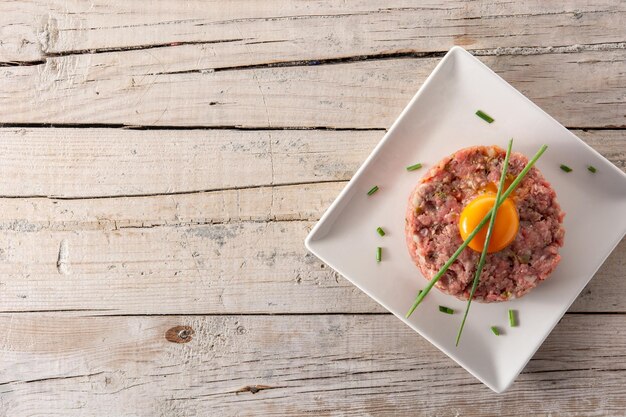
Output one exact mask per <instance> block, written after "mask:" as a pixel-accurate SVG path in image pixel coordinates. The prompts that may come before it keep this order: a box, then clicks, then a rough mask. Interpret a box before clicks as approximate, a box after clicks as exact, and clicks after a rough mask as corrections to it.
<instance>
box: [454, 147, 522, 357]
mask: <svg viewBox="0 0 626 417" xmlns="http://www.w3.org/2000/svg"><path fill="white" fill-rule="evenodd" d="M512 148H513V139H511V140H509V146H508V148H507V149H506V155H504V162H503V164H502V174H500V184H499V185H498V191H496V201H499V200H500V196H501V195H502V189H503V188H504V181H505V180H506V172H507V169H508V168H509V158H510V157H511V149H512ZM497 216H498V207H496V205H495V203H494V205H493V208H492V209H491V218H490V219H489V226H487V236H486V237H485V243H484V245H483V251H482V253H481V254H480V258H479V260H478V266H477V267H476V274H475V275H474V282H473V284H472V289H471V290H470V294H469V298H468V300H467V307H466V308H465V314H463V320H461V327H459V332H458V333H457V335H456V346H458V345H459V340H461V333H463V327H465V320H466V319H467V314H468V313H469V309H470V305H472V298H474V294H475V293H476V288H478V282H479V281H480V274H481V273H482V272H483V267H484V266H485V260H486V258H487V250H488V249H489V243H490V242H491V234H492V233H493V228H494V227H493V225H494V224H495V223H496V217H497Z"/></svg>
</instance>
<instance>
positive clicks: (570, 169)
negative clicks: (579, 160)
mask: <svg viewBox="0 0 626 417" xmlns="http://www.w3.org/2000/svg"><path fill="white" fill-rule="evenodd" d="M560 168H561V169H562V170H563V171H565V172H572V171H573V169H572V168H570V167H568V166H567V165H565V164H561V167H560Z"/></svg>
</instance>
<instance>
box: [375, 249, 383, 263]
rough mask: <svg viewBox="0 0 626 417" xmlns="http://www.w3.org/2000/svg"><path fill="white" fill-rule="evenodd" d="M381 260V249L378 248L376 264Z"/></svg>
mask: <svg viewBox="0 0 626 417" xmlns="http://www.w3.org/2000/svg"><path fill="white" fill-rule="evenodd" d="M382 258H383V248H381V247H378V248H376V262H380V260H381V259H382Z"/></svg>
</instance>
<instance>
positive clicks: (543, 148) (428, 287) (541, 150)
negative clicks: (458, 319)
mask: <svg viewBox="0 0 626 417" xmlns="http://www.w3.org/2000/svg"><path fill="white" fill-rule="evenodd" d="M546 149H548V146H547V145H543V146H541V148H539V150H538V151H537V153H536V154H535V156H533V158H532V159H531V160H530V161H529V162H528V164H526V166H525V167H524V169H522V171H521V172H520V173H519V175H518V176H517V177H516V178H515V179H514V180H513V182H512V183H511V185H509V188H507V190H506V191H505V192H504V193H503V194H502V196H501V197H500V199H499V200H497V201H496V204H495V206H496V207H500V205H501V204H502V203H503V202H504V200H506V198H507V197H508V196H509V195H510V194H511V193H512V192H513V190H515V188H517V186H518V185H519V183H520V182H522V180H523V179H524V177H525V176H526V174H528V171H530V169H531V168H532V167H533V165H535V163H536V162H537V160H538V159H539V158H540V157H541V155H543V153H544V152H545V151H546ZM490 218H491V212H489V213H487V214H486V215H485V217H483V219H482V220H481V221H480V223H478V225H477V226H476V228H474V231H472V233H470V234H469V236H468V237H467V239H465V241H464V242H463V243H462V244H461V246H459V248H458V249H457V250H456V252H454V254H452V256H451V257H450V259H448V261H447V262H446V263H445V264H444V265H443V267H442V268H441V269H440V270H439V272H437V274H435V276H434V277H433V278H432V279H431V280H430V281H429V282H428V284H427V285H426V288H424V290H423V291H422V292H421V293H420V294H418V295H417V298H415V301H414V302H413V305H412V306H411V308H410V309H409V311H408V313H406V316H405V317H406V318H409V317H410V316H411V314H413V311H415V309H416V308H417V306H418V305H419V304H420V303H421V302H422V300H423V299H424V297H426V295H427V294H428V292H429V291H430V290H431V289H432V288H433V286H434V285H435V284H436V283H437V281H439V279H440V278H441V277H442V276H443V274H445V273H446V271H447V270H448V268H449V267H450V265H452V264H453V263H454V261H456V258H458V257H459V255H460V254H461V252H463V249H465V248H466V247H467V245H469V243H470V242H471V241H472V239H474V237H475V236H476V235H477V234H478V232H480V231H481V230H482V228H483V227H484V226H485V224H487V222H488V221H489V219H490Z"/></svg>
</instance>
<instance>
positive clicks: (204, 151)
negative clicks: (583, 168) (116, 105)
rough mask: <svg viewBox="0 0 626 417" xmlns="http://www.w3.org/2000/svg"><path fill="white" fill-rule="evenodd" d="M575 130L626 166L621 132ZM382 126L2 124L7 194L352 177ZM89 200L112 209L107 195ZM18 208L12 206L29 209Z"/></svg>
mask: <svg viewBox="0 0 626 417" xmlns="http://www.w3.org/2000/svg"><path fill="white" fill-rule="evenodd" d="M573 132H574V133H575V134H576V135H578V136H580V137H581V138H582V139H583V140H585V141H587V143H589V144H590V145H591V146H593V147H594V148H595V149H596V150H597V151H598V152H600V153H601V154H603V155H604V156H605V157H607V158H609V160H611V161H612V162H613V163H614V164H616V165H617V166H618V167H620V168H622V169H626V134H625V133H624V131H620V130H601V131H587V132H585V131H581V130H574V131H573ZM384 133H385V132H384V131H317V130H316V131H312V130H287V131H280V130H271V131H236V130H190V131H179V130H156V131H138V130H125V129H46V128H41V129H40V128H38V129H30V128H29V129H12V128H11V129H9V128H0V154H1V155H2V163H1V164H0V196H4V197H33V196H46V197H62V198H81V197H85V198H86V197H111V196H137V195H149V194H168V193H189V192H198V191H214V190H224V189H231V188H246V187H260V186H271V185H285V184H301V183H315V182H325V181H347V180H349V179H350V178H351V177H352V175H353V174H354V172H355V171H356V170H357V168H358V167H359V166H360V165H361V164H362V163H363V161H365V159H366V157H367V156H368V155H369V153H370V152H371V151H372V149H374V147H375V146H376V144H377V143H378V142H379V141H380V140H381V139H382V137H383V136H384ZM270 142H271V144H270ZM294 189H295V188H294ZM332 189H333V190H334V189H335V188H332ZM328 197H329V198H331V197H334V194H332V195H330V196H328ZM142 201H143V200H142ZM7 204H8V203H7ZM12 204H18V203H15V202H14V203H12ZM57 204H58V203H57ZM63 204H69V203H63ZM89 204H99V205H100V206H102V209H106V207H107V204H109V202H103V203H96V202H89ZM116 204H117V203H116ZM151 204H156V203H151ZM74 206H75V207H74V209H80V207H81V205H80V204H75V205H74ZM9 207H10V205H9ZM19 207H20V208H19V210H16V211H15V213H19V212H20V211H21V210H24V207H23V206H22V205H20V206H19ZM88 207H90V206H85V208H86V209H88ZM317 210H318V212H317V216H319V214H320V209H319V208H318V209H317ZM31 211H32V210H31ZM44 213H45V211H44ZM57 214H58V213H57ZM179 214H181V213H179ZM103 215H104V213H103ZM126 215H127V216H132V215H133V214H132V212H129V213H127V214H126ZM213 215H214V214H213ZM137 216H138V217H137V219H136V220H149V219H145V218H142V217H141V213H137ZM241 216H242V217H241V218H242V219H246V218H247V217H246V215H245V213H242V214H241ZM314 217H315V216H314ZM295 218H300V217H295ZM305 218H307V219H308V218H312V217H310V216H305ZM316 218H317V217H316ZM50 220H53V219H50ZM118 220H123V219H118Z"/></svg>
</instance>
